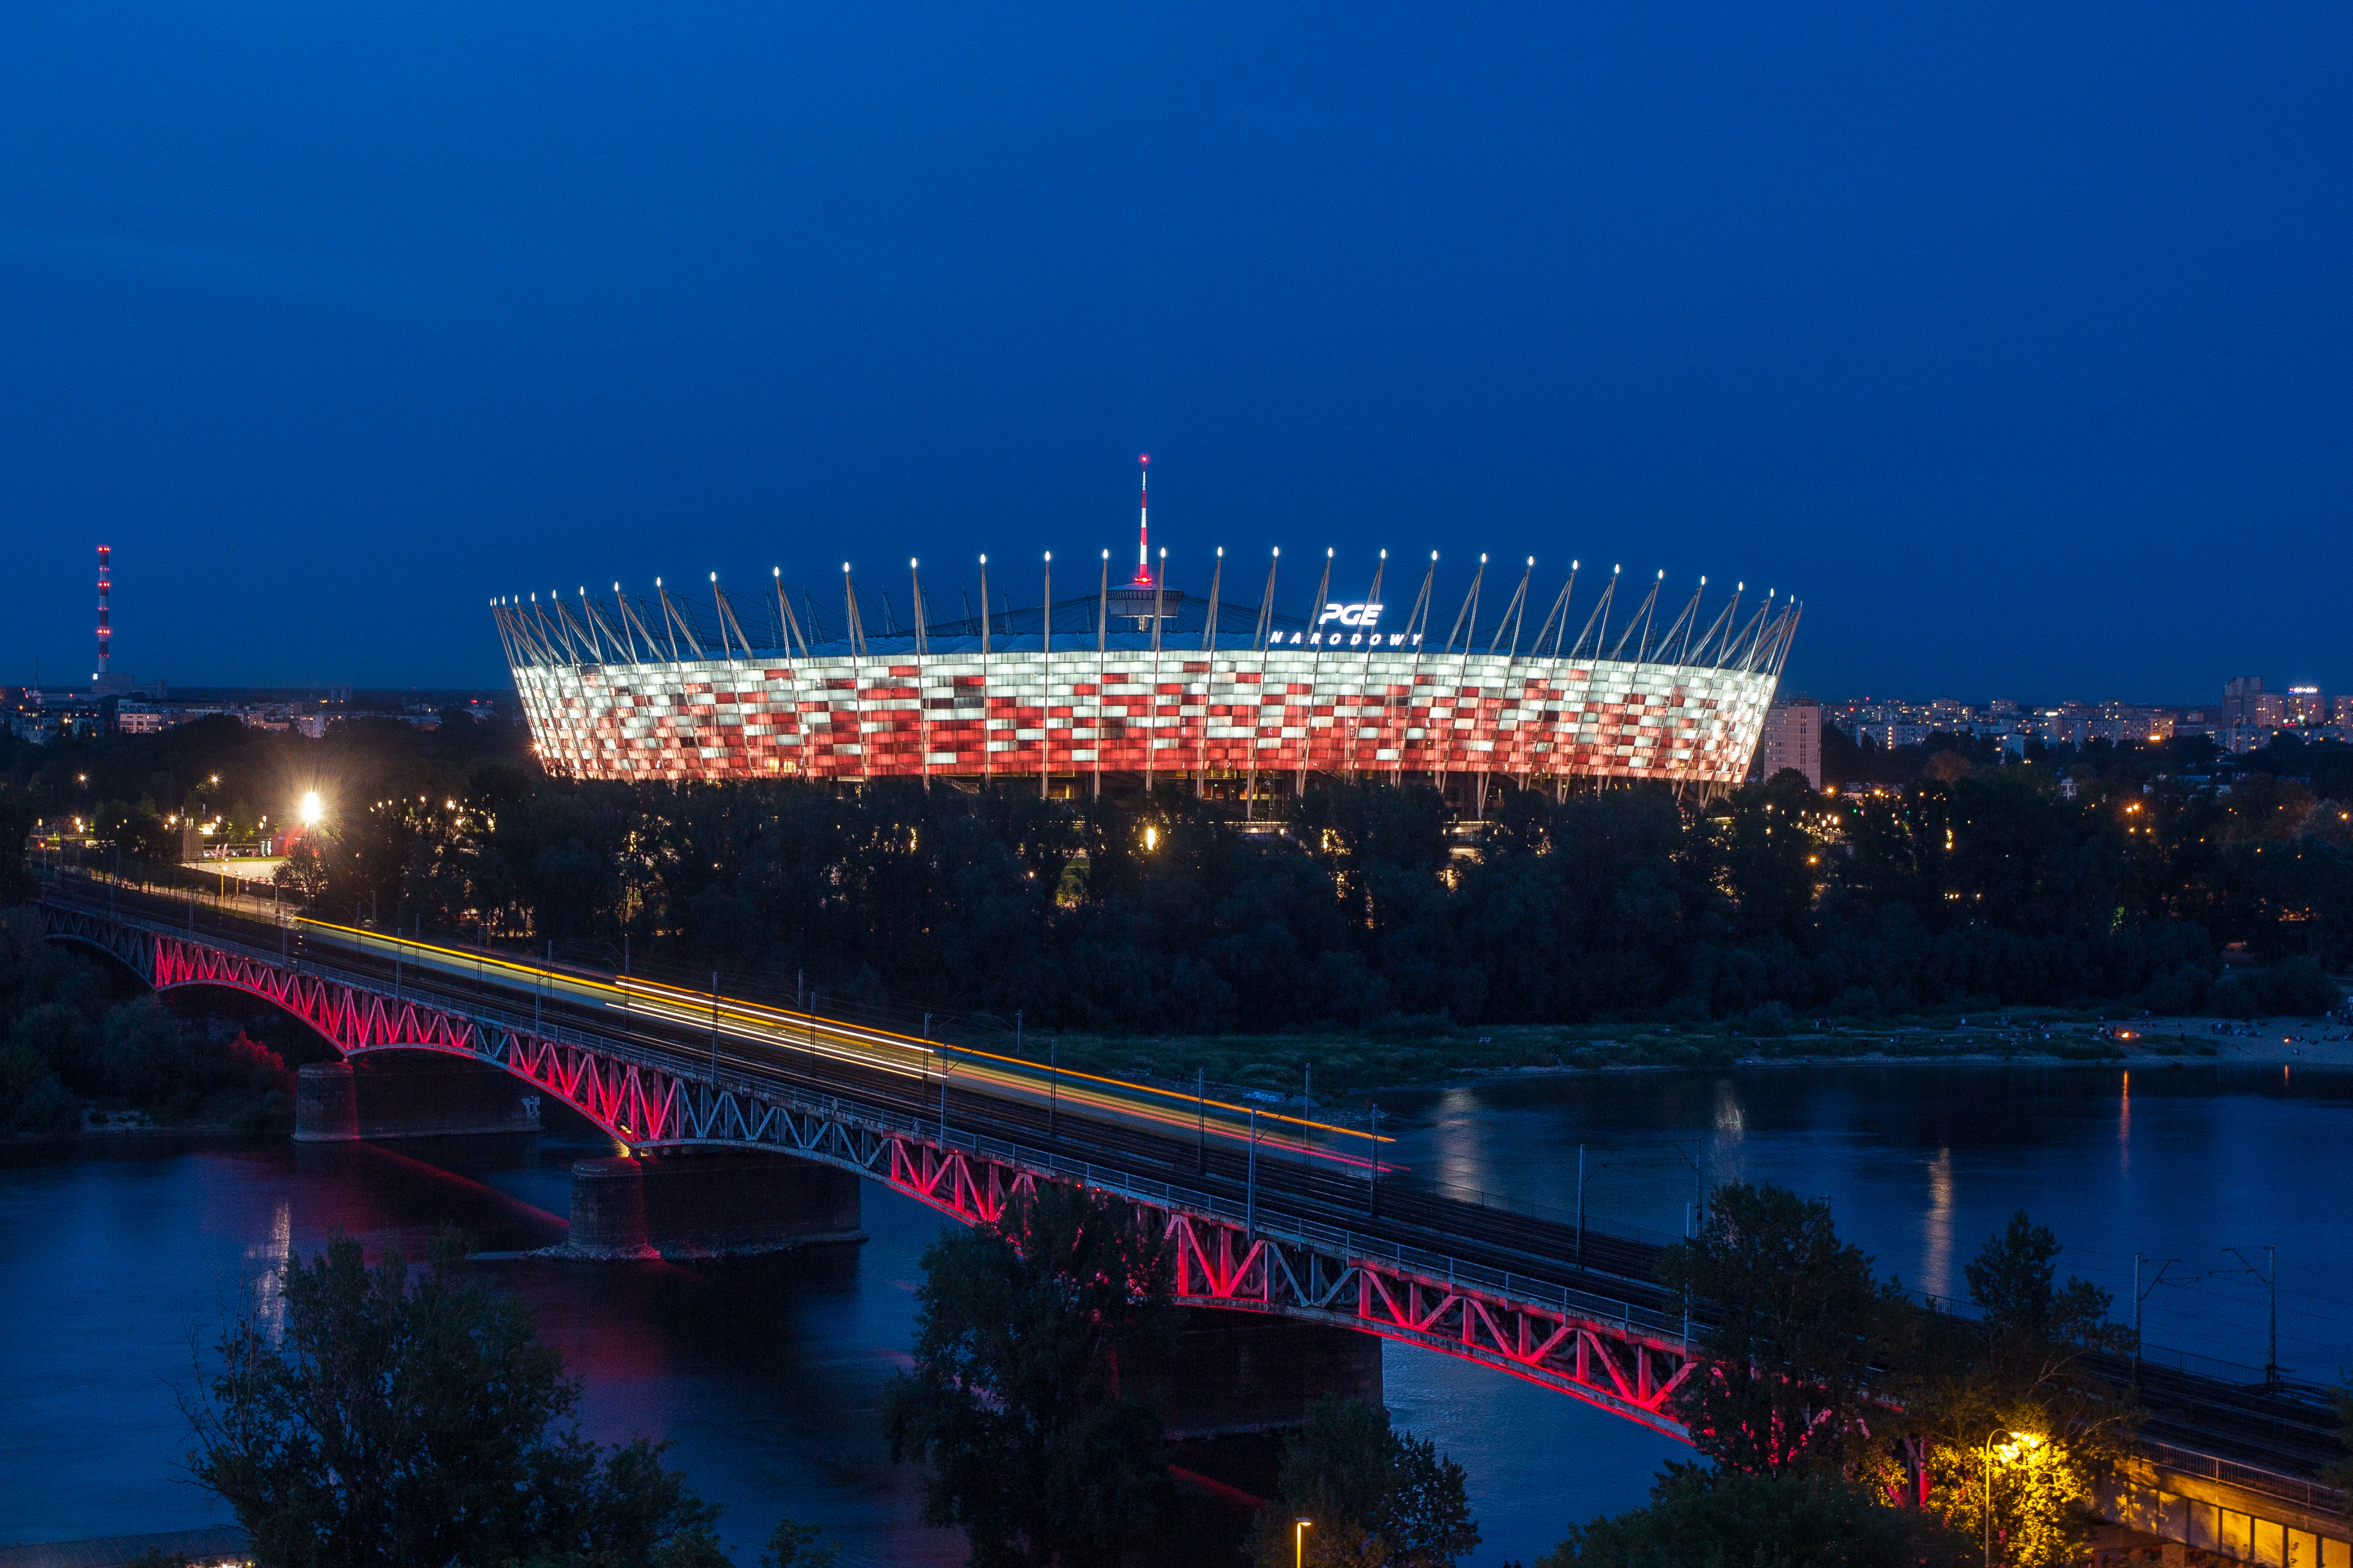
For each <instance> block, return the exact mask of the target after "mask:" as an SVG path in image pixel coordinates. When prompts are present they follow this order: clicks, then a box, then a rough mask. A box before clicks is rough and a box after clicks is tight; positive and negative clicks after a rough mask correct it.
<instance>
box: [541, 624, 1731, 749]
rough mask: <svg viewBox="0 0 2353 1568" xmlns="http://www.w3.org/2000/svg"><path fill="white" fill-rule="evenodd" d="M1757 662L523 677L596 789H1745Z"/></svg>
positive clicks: (1247, 661) (947, 661) (817, 665)
mask: <svg viewBox="0 0 2353 1568" xmlns="http://www.w3.org/2000/svg"><path fill="white" fill-rule="evenodd" d="M966 640H967V639H957V643H958V645H961V644H962V643H964V642H965V641H966ZM1025 640H1028V641H1030V642H1033V643H1034V642H1035V640H1036V639H1034V638H1031V639H1025ZM1115 640H1128V639H1124V638H1122V639H1115ZM1757 662H1758V663H1759V664H1760V665H1761V666H1762V668H1739V667H1738V665H1737V664H1735V665H1731V666H1698V665H1680V664H1662V663H1635V662H1620V661H1614V660H1597V659H1593V658H1585V659H1576V658H1544V657H1530V656H1527V655H1521V656H1519V657H1516V658H1509V657H1505V656H1504V655H1501V654H1480V653H1470V654H1464V653H1461V652H1456V653H1434V652H1415V651H1411V650H1409V649H1403V648H1398V649H1391V648H1386V647H1385V648H1383V649H1381V650H1380V651H1378V652H1372V651H1368V650H1365V649H1356V648H1346V647H1340V648H1336V649H1307V648H1301V647H1269V648H1264V649H1244V650H1242V651H1240V652H1228V651H1224V650H1219V651H1218V652H1215V653H1202V652H1198V651H1189V650H1184V649H1177V648H1169V647H1163V648H1162V649H1160V650H1159V651H1157V652H1155V651H1153V650H1151V649H1149V648H1145V649H1133V648H1130V649H1121V648H1107V649H1104V650H1103V651H1102V652H1098V651H1097V650H1096V649H1095V648H1093V647H1079V648H1072V649H1070V650H1067V651H1066V650H1064V649H1062V648H1060V647H1057V648H1054V649H1051V650H1046V649H1041V648H1038V647H1029V648H1026V649H1022V648H1016V649H1012V650H1006V649H999V650H997V651H993V652H990V653H987V654H983V653H982V652H981V651H980V650H979V647H978V646H977V644H976V643H974V645H973V646H972V647H961V646H958V647H957V648H956V649H955V651H944V650H943V648H942V647H941V646H940V645H939V643H938V642H936V641H934V644H933V646H932V647H931V648H930V649H929V650H928V651H926V652H923V653H921V654H917V653H915V652H914V651H913V649H912V648H905V649H902V650H900V651H895V652H892V651H881V650H874V649H871V647H870V650H869V651H868V652H867V653H866V654H865V655H863V656H853V655H850V654H848V653H837V652H832V651H830V650H828V651H823V652H813V653H812V654H810V655H807V656H804V657H798V658H785V657H782V656H778V655H774V654H760V655H754V656H753V657H750V658H733V659H720V658H702V659H683V660H676V661H666V662H648V663H628V664H623V663H586V662H575V661H570V660H562V659H551V660H546V661H540V660H537V659H534V658H531V657H528V656H526V657H523V658H518V659H517V660H516V662H515V665H514V678H515V684H516V687H517V688H518V689H519V690H520V691H521V693H522V704H523V710H524V712H525V714H526V715H527V716H528V718H529V721H530V724H531V729H532V735H533V740H534V741H535V742H536V743H537V746H538V751H539V754H540V757H541V759H542V761H543V763H544V765H545V766H546V767H547V769H548V771H549V772H551V773H559V774H565V775H570V776H573V777H579V778H605V779H662V780H684V779H744V778H776V777H793V778H819V779H867V778H915V777H923V776H929V775H933V774H939V775H944V776H955V777H961V778H985V777H990V776H996V777H1008V778H1022V777H1027V778H1038V777H1040V776H1041V775H1044V776H1049V777H1054V776H1063V777H1067V776H1072V775H1082V774H1089V773H1135V774H1140V773H1155V774H1178V775H1207V776H1212V777H1215V776H1221V775H1222V776H1231V775H1235V774H1246V773H1251V772H1253V771H1255V772H1258V773H1286V772H1293V771H1297V770H1313V771H1315V772H1319V773H1380V772H1394V773H1415V774H1444V773H1505V774H1511V775H1514V776H1516V777H1519V778H1522V779H1524V780H1525V779H1534V778H1547V779H1557V778H1565V777H1603V778H1623V779H1663V780H1668V781H1673V782H1682V783H1691V784H1736V783H1738V782H1739V781H1740V780H1742V779H1743V778H1745V777H1746V775H1747V772H1748V765H1749V760H1750V758H1751V756H1752V755H1753V754H1754V752H1755V751H1756V749H1757V738H1758V735H1759V733H1760V732H1761V730H1762V727H1763V724H1764V720H1765V712H1766V709H1767V706H1768V705H1769V704H1770V702H1771V700H1772V697H1773V689H1774V685H1775V680H1776V676H1777V673H1778V659H1777V658H1764V659H1760V660H1758V661H1757Z"/></svg>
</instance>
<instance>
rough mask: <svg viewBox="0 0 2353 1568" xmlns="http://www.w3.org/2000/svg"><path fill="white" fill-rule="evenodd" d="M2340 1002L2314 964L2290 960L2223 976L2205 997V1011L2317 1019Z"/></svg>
mask: <svg viewBox="0 0 2353 1568" xmlns="http://www.w3.org/2000/svg"><path fill="white" fill-rule="evenodd" d="M2344 1000H2345V993H2344V992H2343V990H2341V989H2340V988H2339V987H2338V986H2337V983H2336V982H2335V981H2333V980H2331V979H2329V978H2328V976H2327V975H2326V974H2324V973H2321V970H2320V965H2319V964H2318V963H2315V962H2313V961H2312V960H2311V959H2309V958H2291V959H2289V960H2288V961H2287V962H2286V963H2279V964H2274V965H2273V966H2272V967H2271V968H2269V969H2242V970H2237V971H2234V972H2233V973H2229V974H2226V975H2224V976H2223V977H2222V978H2221V980H2218V981H2216V982H2215V983H2214V988H2213V990H2212V991H2211V992H2210V993H2208V995H2207V999H2206V1011H2207V1012H2209V1013H2211V1014H2213V1015H2215V1016H2218V1017H2223V1018H2270V1017H2279V1016H2289V1017H2297V1018H2317V1017H2321V1016H2325V1015H2326V1014H2327V1013H2328V1011H2329V1010H2330V1009H2332V1008H2334V1007H2337V1006H2338V1005H2341V1004H2342V1003H2343V1002H2344Z"/></svg>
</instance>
